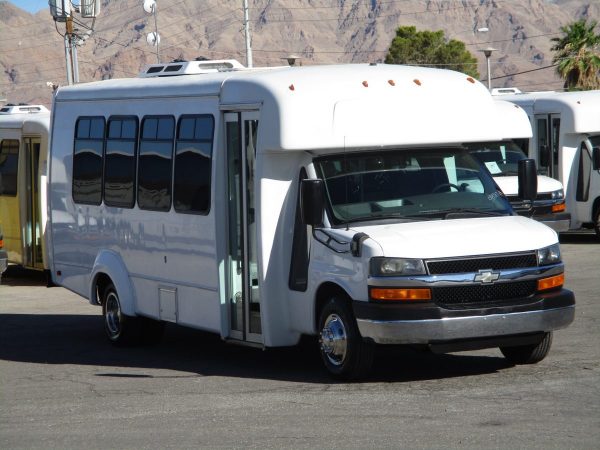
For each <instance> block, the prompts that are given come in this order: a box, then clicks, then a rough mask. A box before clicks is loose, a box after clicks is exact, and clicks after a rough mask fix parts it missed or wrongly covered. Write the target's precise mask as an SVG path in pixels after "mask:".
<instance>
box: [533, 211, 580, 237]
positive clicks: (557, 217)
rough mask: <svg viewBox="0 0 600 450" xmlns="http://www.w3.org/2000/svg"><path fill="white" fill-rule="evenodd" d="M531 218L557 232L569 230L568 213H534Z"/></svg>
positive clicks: (569, 219) (569, 217)
mask: <svg viewBox="0 0 600 450" xmlns="http://www.w3.org/2000/svg"><path fill="white" fill-rule="evenodd" d="M531 218H532V219H534V220H537V221H538V222H541V223H543V224H544V225H547V226H549V227H550V228H552V229H553V230H554V231H556V232H557V233H562V232H563V231H569V228H570V225H571V214H570V213H550V214H534V215H533V216H531Z"/></svg>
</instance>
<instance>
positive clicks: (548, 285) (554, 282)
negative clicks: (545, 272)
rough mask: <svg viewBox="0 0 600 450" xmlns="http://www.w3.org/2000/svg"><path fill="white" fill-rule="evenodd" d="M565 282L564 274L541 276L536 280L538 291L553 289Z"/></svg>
mask: <svg viewBox="0 0 600 450" xmlns="http://www.w3.org/2000/svg"><path fill="white" fill-rule="evenodd" d="M563 284H565V274H564V273H561V274H560V275H555V276H553V277H549V278H542V279H541V280H538V282H537V290H538V291H547V290H548V289H555V288H558V287H561V286H562V285H563Z"/></svg>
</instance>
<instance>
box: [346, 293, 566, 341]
mask: <svg viewBox="0 0 600 450" xmlns="http://www.w3.org/2000/svg"><path fill="white" fill-rule="evenodd" d="M529 300H530V301H527V302H521V303H520V304H517V305H515V306H502V307H491V308H481V309H465V310H454V309H453V310H450V309H445V308H441V307H438V306H436V305H435V304H431V303H426V304H421V305H420V304H416V303H411V304H393V305H388V304H380V303H368V302H361V301H354V302H353V308H354V313H355V317H356V321H357V324H358V329H359V331H360V334H361V335H362V337H363V338H366V339H370V340H372V341H374V342H376V343H379V344H435V343H443V342H448V341H455V340H469V339H480V338H491V337H494V338H497V337H503V336H514V335H520V334H530V333H540V332H548V331H553V330H558V329H560V328H565V327H567V326H568V325H569V324H570V323H571V322H572V321H573V319H574V318H575V296H574V295H573V293H572V292H571V291H568V290H566V289H561V290H560V291H555V292H550V293H546V294H540V295H537V296H536V297H534V298H533V299H529ZM517 303H519V302H517Z"/></svg>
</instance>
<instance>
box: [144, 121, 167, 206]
mask: <svg viewBox="0 0 600 450" xmlns="http://www.w3.org/2000/svg"><path fill="white" fill-rule="evenodd" d="M174 134H175V119H174V118H173V117H170V116H153V117H152V116H151V117H146V118H144V120H143V122H142V135H141V139H140V156H139V164H138V205H139V207H140V208H142V209H150V210H153V211H168V210H169V209H170V208H171V171H172V159H173V137H174Z"/></svg>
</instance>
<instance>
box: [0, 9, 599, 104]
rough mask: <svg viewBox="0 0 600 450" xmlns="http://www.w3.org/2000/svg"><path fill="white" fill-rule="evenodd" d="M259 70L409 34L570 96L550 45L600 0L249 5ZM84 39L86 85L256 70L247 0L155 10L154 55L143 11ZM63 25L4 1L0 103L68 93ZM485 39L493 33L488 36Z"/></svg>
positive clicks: (329, 58)
mask: <svg viewBox="0 0 600 450" xmlns="http://www.w3.org/2000/svg"><path fill="white" fill-rule="evenodd" d="M249 7H250V22H251V31H252V49H253V60H254V65H255V66H275V65H281V64H286V62H285V60H283V59H282V58H283V57H285V56H287V55H289V54H292V53H293V54H297V55H299V56H301V57H302V59H301V60H300V63H301V64H304V65H307V64H327V63H340V62H343V63H359V62H380V61H383V59H384V58H385V54H386V52H387V48H388V47H389V45H390V42H391V40H392V38H393V36H394V33H395V30H396V28H397V27H398V26H400V25H414V26H416V27H417V29H421V30H422V29H430V30H440V29H441V30H444V32H445V33H446V36H447V37H449V38H455V39H459V40H462V41H463V42H465V43H466V44H467V48H468V49H469V50H470V51H471V53H473V54H474V55H475V56H476V57H477V58H478V61H479V64H478V69H479V72H480V74H481V79H483V80H485V79H486V78H487V68H486V60H485V57H484V55H483V54H482V52H480V50H481V49H483V48H487V47H493V48H495V49H496V50H495V51H494V52H493V53H492V56H491V58H490V64H491V69H492V70H491V72H492V77H493V86H494V87H503V86H516V87H519V88H521V89H522V90H526V91H531V90H549V89H560V88H561V87H562V82H561V81H560V80H559V79H558V77H557V76H556V74H555V71H554V69H553V68H551V67H548V66H550V65H551V64H552V56H553V54H552V52H551V51H550V48H551V46H552V42H551V38H553V37H557V36H560V35H561V33H560V27H561V26H564V25H565V24H567V23H569V22H572V21H574V20H577V19H579V18H584V17H589V18H595V19H596V20H599V19H600V2H599V1H598V0H396V1H391V0H353V1H351V0H249ZM75 19H76V24H75V27H76V29H77V32H78V33H79V35H80V36H82V37H84V36H86V31H87V30H88V29H93V31H92V32H91V33H90V34H89V37H88V38H87V39H85V40H84V39H82V42H81V44H80V45H79V46H78V51H77V55H78V63H79V79H80V81H81V82H87V81H93V80H101V79H106V78H117V77H130V76H135V75H136V74H137V73H138V72H139V71H140V69H141V68H142V67H143V66H144V65H145V64H148V63H154V62H156V61H157V59H158V58H160V60H161V61H162V62H165V61H171V60H174V59H193V58H196V57H206V58H210V59H229V58H235V59H238V60H239V61H240V62H242V63H245V62H246V53H245V44H244V33H243V10H242V1H241V0H204V1H199V0H157V16H156V23H157V25H158V32H159V34H160V36H161V42H160V46H159V48H158V53H159V55H157V52H156V48H155V47H151V46H149V45H148V44H147V42H146V36H147V34H148V33H149V32H152V31H154V30H155V20H154V16H152V15H148V14H146V13H145V12H144V11H143V9H142V1H141V0H103V3H102V10H101V12H100V15H99V16H98V17H97V19H96V20H95V21H92V20H89V19H82V18H81V17H80V16H79V15H78V14H75ZM65 28H66V26H65V23H62V22H58V23H55V22H54V21H53V19H52V17H51V16H50V13H49V11H48V10H44V11H40V12H39V13H37V14H35V15H32V14H29V13H27V12H25V11H23V10H21V9H19V8H18V7H16V6H14V5H13V4H12V3H8V2H6V1H0V67H1V74H0V98H6V101H8V102H12V103H18V102H28V103H43V104H46V105H48V106H49V105H50V103H51V95H52V88H51V87H49V86H48V85H52V84H57V85H63V84H66V69H65V52H64V40H63V36H62V35H64V33H65ZM481 28H487V29H488V31H487V32H482V31H478V29H481Z"/></svg>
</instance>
